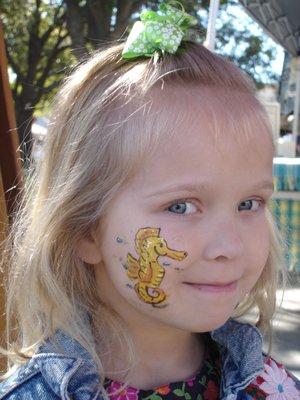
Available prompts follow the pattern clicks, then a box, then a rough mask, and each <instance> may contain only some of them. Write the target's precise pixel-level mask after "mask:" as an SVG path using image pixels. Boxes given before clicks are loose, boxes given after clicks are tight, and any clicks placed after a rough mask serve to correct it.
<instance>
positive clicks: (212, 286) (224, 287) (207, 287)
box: [183, 280, 238, 293]
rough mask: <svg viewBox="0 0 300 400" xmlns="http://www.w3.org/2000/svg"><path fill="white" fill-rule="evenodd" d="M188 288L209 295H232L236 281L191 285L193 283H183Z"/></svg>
mask: <svg viewBox="0 0 300 400" xmlns="http://www.w3.org/2000/svg"><path fill="white" fill-rule="evenodd" d="M183 283H184V284H185V285H187V286H189V287H190V288H192V289H194V290H198V291H202V292H210V293H232V292H234V291H235V290H236V288H237V283H238V281H237V280H236V281H232V282H227V283H193V282H183Z"/></svg>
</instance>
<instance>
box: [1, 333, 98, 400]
mask: <svg viewBox="0 0 300 400" xmlns="http://www.w3.org/2000/svg"><path fill="white" fill-rule="evenodd" d="M100 381H101V380H100V375H99V373H98V370H97V367H96V365H95V363H94V361H93V360H92V358H91V356H90V355H89V353H88V352H87V351H86V350H85V349H84V348H83V347H82V346H81V345H80V343H78V342H77V341H76V340H75V339H73V338H72V337H70V336H68V335H66V334H64V333H63V332H62V331H57V333H56V334H55V336H54V337H52V338H51V339H47V341H46V342H45V343H43V344H42V345H41V346H40V347H39V349H38V351H37V352H36V354H34V355H33V356H32V358H31V359H30V360H29V361H28V362H27V363H26V364H24V365H22V366H21V367H19V368H18V369H16V370H15V371H14V372H13V373H12V375H10V376H9V377H8V378H7V379H6V380H4V381H2V382H0V400H2V399H4V400H17V399H26V400H37V399H39V400H54V399H55V400H58V399H61V400H70V398H71V397H72V398H73V397H74V398H76V399H78V400H81V399H96V398H97V399H98V398H99V394H100V392H101V391H102V387H101V385H100ZM100 398H101V397H100Z"/></svg>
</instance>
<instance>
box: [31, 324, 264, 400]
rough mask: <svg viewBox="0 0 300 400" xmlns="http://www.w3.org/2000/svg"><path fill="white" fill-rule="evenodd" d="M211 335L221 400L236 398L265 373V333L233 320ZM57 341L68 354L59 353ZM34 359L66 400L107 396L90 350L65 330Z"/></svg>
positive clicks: (53, 387) (54, 389)
mask: <svg viewBox="0 0 300 400" xmlns="http://www.w3.org/2000/svg"><path fill="white" fill-rule="evenodd" d="M210 335H211V337H212V339H213V340H214V341H215V342H217V343H218V346H219V349H220V353H221V365H222V381H221V393H220V399H222V400H225V399H226V400H231V399H235V398H236V395H237V393H238V391H239V390H241V389H243V388H245V387H246V386H248V384H249V383H250V382H251V381H252V380H253V379H254V378H255V377H256V376H257V375H258V374H259V373H261V372H263V355H262V336H261V333H260V332H259V331H258V329H257V328H255V327H254V326H252V325H250V324H242V323H240V322H237V321H235V320H231V319H230V320H228V321H227V322H226V323H225V324H224V325H223V326H221V327H220V328H218V329H216V330H214V331H212V332H211V333H210ZM56 344H58V345H59V346H60V348H61V349H62V350H63V353H64V354H62V352H61V351H59V352H58V347H57V345H56ZM33 358H34V362H35V363H37V364H38V368H39V370H40V371H41V373H42V375H43V377H44V378H45V380H46V381H47V382H48V384H49V385H50V387H51V388H52V390H53V391H54V393H56V394H57V395H58V396H60V397H61V398H62V399H67V398H70V397H68V396H71V398H72V399H74V400H81V399H89V400H96V399H97V400H99V399H101V398H104V397H105V395H104V392H103V388H102V387H101V384H100V376H99V374H98V371H97V369H96V366H95V363H94V361H93V360H92V358H91V355H90V353H89V352H87V350H85V349H84V348H83V346H82V345H81V344H79V343H78V342H77V341H76V340H75V339H73V338H71V337H70V336H68V335H66V334H65V333H64V332H63V331H61V330H57V331H56V333H55V335H54V338H52V340H49V339H48V340H47V341H46V342H45V343H44V344H43V345H41V346H40V348H39V350H38V352H37V354H36V355H35V356H34V357H33ZM32 361H33V360H32ZM101 392H103V394H102V395H101Z"/></svg>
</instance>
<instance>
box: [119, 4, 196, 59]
mask: <svg viewBox="0 0 300 400" xmlns="http://www.w3.org/2000/svg"><path fill="white" fill-rule="evenodd" d="M176 3H178V4H180V3H179V2H176ZM180 5H181V4H180ZM181 7H182V5H181ZM140 19H141V21H137V22H135V24H134V25H133V27H132V30H131V32H130V34H129V36H128V39H127V42H126V44H125V48H124V50H123V52H122V58H124V59H130V58H136V57H140V56H146V57H151V56H152V55H153V54H154V53H155V52H156V51H159V50H160V51H161V52H162V53H164V52H167V53H171V54H174V53H176V51H177V49H178V47H179V45H180V43H181V41H182V39H184V38H185V36H187V34H188V30H189V28H191V27H192V26H194V25H196V24H197V19H196V18H194V17H193V16H191V15H189V14H187V13H186V12H185V11H184V9H183V7H182V10H179V9H178V8H175V7H172V6H171V5H169V4H165V3H162V4H160V5H159V11H158V12H155V11H144V12H142V13H141V15H140Z"/></svg>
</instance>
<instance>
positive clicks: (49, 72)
mask: <svg viewBox="0 0 300 400" xmlns="http://www.w3.org/2000/svg"><path fill="white" fill-rule="evenodd" d="M159 3H160V1H144V0H128V1H127V0H126V1H125V0H0V21H1V25H0V27H1V29H0V64H1V70H0V73H1V74H0V78H1V79H0V84H1V88H0V112H1V118H0V166H1V177H0V178H1V179H0V187H1V199H0V222H1V226H3V229H2V230H1V238H2V239H3V238H4V237H5V230H6V227H7V226H9V223H10V221H11V218H12V215H13V210H14V207H15V204H16V202H15V200H16V198H17V196H18V194H19V193H20V190H21V189H22V187H23V185H24V184H26V176H27V175H28V171H29V169H31V168H39V167H40V165H41V163H42V162H43V143H44V140H45V137H46V136H47V130H48V125H49V124H50V123H51V117H50V113H51V102H52V100H53V97H54V95H55V93H56V92H57V90H58V88H59V86H60V84H61V82H62V80H63V78H64V77H65V76H66V74H68V73H69V72H70V71H71V70H72V69H73V68H74V67H75V66H76V65H77V64H78V63H80V62H81V61H83V60H85V59H86V58H87V57H88V56H89V54H91V53H92V52H93V51H95V50H96V49H99V48H101V47H102V46H105V45H107V44H109V43H111V42H113V41H116V40H120V39H122V38H126V36H127V35H128V32H129V31H130V27H131V26H132V25H133V23H134V22H135V21H136V20H137V18H138V14H139V13H140V11H141V10H143V9H149V8H152V9H155V10H156V9H157V5H158V4H159ZM181 3H182V5H183V6H184V8H185V10H186V11H187V12H188V13H189V14H193V15H194V16H195V17H197V19H198V23H199V27H200V30H201V32H202V37H201V41H202V42H203V43H205V44H206V45H207V47H209V48H210V49H211V50H213V51H215V52H216V53H218V54H220V55H222V56H225V57H228V58H230V59H231V60H232V61H233V62H234V63H235V64H236V65H238V66H239V67H240V68H242V69H243V70H244V71H245V72H246V73H247V74H248V75H249V76H250V77H251V78H252V79H253V81H254V83H255V85H256V90H257V96H258V98H259V99H260V100H261V101H262V103H263V104H264V106H265V108H266V111H267V113H268V115H269V118H270V122H271V125H272V130H273V135H274V141H275V143H276V152H277V154H276V157H275V158H274V185H275V193H274V196H273V198H272V200H271V202H270V206H271V209H272V212H273V213H274V216H275V218H276V221H277V223H278V226H279V229H280V230H281V231H282V233H283V237H284V240H285V244H286V269H287V271H288V272H289V285H288V288H287V290H286V293H285V297H284V300H283V302H282V304H281V305H280V306H278V312H277V315H276V319H275V322H274V326H275V342H274V347H273V350H272V354H273V355H274V357H275V358H277V359H278V360H279V361H282V362H283V363H285V365H286V366H287V367H288V368H290V370H291V371H293V372H294V373H295V374H296V375H298V376H299V377H300V346H299V344H300V333H299V327H300V283H299V274H300V158H299V155H300V140H299V134H300V132H299V92H300V61H299V54H300V48H299V46H300V1H299V0H289V1H283V0H264V1H254V0H253V1H251V0H240V1H238V0H220V1H219V0H211V1H209V0H202V1H201V0H194V1H191V0H181ZM278 294H279V298H281V294H282V290H280V291H279V292H278ZM1 296H2V297H1V299H2V305H3V303H4V297H3V296H4V294H3V291H2V295H1ZM249 318H250V319H251V318H254V314H252V315H250V316H249ZM3 327H4V321H3V318H2V320H1V318H0V328H1V329H3Z"/></svg>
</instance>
